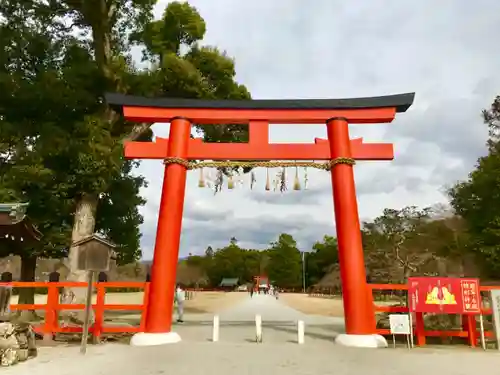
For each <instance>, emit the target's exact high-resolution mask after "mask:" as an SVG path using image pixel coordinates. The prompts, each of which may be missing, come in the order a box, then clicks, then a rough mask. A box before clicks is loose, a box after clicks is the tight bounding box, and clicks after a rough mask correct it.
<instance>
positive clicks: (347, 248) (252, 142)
mask: <svg viewBox="0 0 500 375" xmlns="http://www.w3.org/2000/svg"><path fill="white" fill-rule="evenodd" d="M413 100H414V94H413V93H410V94H400V95H391V96H381V97H371V98H356V99H312V100H196V99H172V98H161V99H150V98H143V97H134V96H126V95H121V94H107V95H106V101H107V103H108V104H109V105H111V106H113V107H114V108H115V109H118V110H120V111H122V113H123V115H124V117H125V118H126V119H127V120H130V121H137V122H147V123H156V122H170V123H171V126H170V135H169V138H168V139H166V138H156V141H155V142H129V143H127V144H126V145H125V156H126V157H127V158H130V159H166V158H170V159H172V158H177V159H179V160H185V161H189V160H231V159H233V160H255V161H257V160H332V161H335V160H341V159H342V160H352V159H354V160H392V159H393V158H394V152H393V146H392V144H390V143H364V142H363V139H362V138H358V139H352V140H351V139H350V138H349V127H348V124H349V123H355V124H370V123H387V122H391V121H392V120H393V119H394V117H395V115H396V113H398V112H405V111H406V110H407V109H408V108H409V107H410V106H411V104H412V103H413ZM192 124H248V125H249V141H248V143H204V142H203V141H202V140H201V139H191V138H190V135H191V125H192ZM269 124H304V125H306V124H326V128H327V134H328V139H327V140H324V139H315V140H314V143H310V144H307V143H306V144H272V143H269ZM186 174H187V170H186V166H185V165H183V164H176V163H166V164H165V171H164V181H163V188H162V196H161V203H160V212H159V217H158V228H157V234H156V243H155V251H154V258H153V266H152V273H151V285H150V293H149V301H148V302H147V303H148V308H147V316H146V325H145V332H143V333H140V334H137V335H135V336H134V337H133V339H132V344H133V345H158V344H164V343H171V342H177V341H179V340H180V337H179V335H177V334H176V333H174V332H172V313H173V311H172V309H173V298H174V289H175V280H176V269H177V262H178V254H179V243H180V235H181V227H182V213H183V206H184V193H185V186H186ZM331 179H332V188H333V201H334V208H335V220H336V228H337V241H338V248H339V263H340V273H341V279H342V290H343V300H344V313H345V314H344V315H345V329H346V334H344V335H339V336H338V337H337V342H339V343H341V344H344V345H349V346H365V347H378V346H381V345H384V343H385V339H383V338H382V337H378V336H377V335H375V314H374V310H373V301H372V297H371V291H370V290H369V288H368V285H367V283H366V271H365V263H364V257H363V247H362V242H361V231H360V223H359V217H358V207H357V201H356V189H355V183H354V173H353V166H352V164H350V163H333V164H332V169H331Z"/></svg>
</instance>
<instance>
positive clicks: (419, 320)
mask: <svg viewBox="0 0 500 375" xmlns="http://www.w3.org/2000/svg"><path fill="white" fill-rule="evenodd" d="M370 288H371V290H372V293H373V291H374V290H392V291H394V290H403V291H406V292H407V291H408V285H405V284H370ZM492 289H500V286H481V287H480V290H481V292H488V291H490V290H492ZM484 297H485V296H484V295H482V298H481V303H482V308H481V311H482V314H483V315H491V314H492V311H491V308H484ZM374 310H375V312H376V313H377V312H386V313H408V312H409V309H408V306H380V305H377V304H376V302H375V303H374ZM423 315H424V314H423V313H415V319H414V324H415V331H414V335H415V337H416V341H417V345H419V346H423V345H425V341H426V337H464V338H467V339H468V342H469V345H470V346H471V347H475V346H476V345H477V342H478V339H479V332H478V329H477V323H476V316H474V315H463V316H462V329H461V330H451V331H427V330H425V327H424V316H423ZM377 333H378V334H381V335H390V334H391V333H390V330H388V329H377ZM494 334H495V333H494V332H492V331H486V332H485V336H486V337H494Z"/></svg>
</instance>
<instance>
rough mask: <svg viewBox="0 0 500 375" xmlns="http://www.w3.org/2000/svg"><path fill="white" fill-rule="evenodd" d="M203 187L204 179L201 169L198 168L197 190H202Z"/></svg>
mask: <svg viewBox="0 0 500 375" xmlns="http://www.w3.org/2000/svg"><path fill="white" fill-rule="evenodd" d="M205 186H206V185H205V178H204V176H203V168H200V179H199V180H198V187H199V188H204V187H205Z"/></svg>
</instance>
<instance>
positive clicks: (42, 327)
mask: <svg viewBox="0 0 500 375" xmlns="http://www.w3.org/2000/svg"><path fill="white" fill-rule="evenodd" d="M0 285H9V286H12V287H15V288H47V302H46V303H45V304H11V309H12V310H15V311H20V310H43V311H45V321H44V322H43V323H41V324H39V325H35V327H34V329H35V331H37V332H38V333H40V334H43V335H53V334H54V333H80V332H82V328H81V327H61V326H60V325H59V319H58V312H59V311H61V310H83V309H85V305H84V304H61V303H59V290H60V288H64V287H81V288H86V286H87V283H85V282H50V283H49V282H12V283H0ZM94 286H95V288H96V290H97V296H96V303H94V304H93V305H92V308H93V310H94V315H95V322H94V324H93V325H92V327H90V332H91V333H92V334H93V335H94V336H95V337H97V338H98V337H100V336H101V335H102V334H103V333H129V332H130V333H134V332H143V331H144V323H145V321H144V319H145V316H146V310H147V303H146V302H147V300H148V294H149V283H146V282H101V283H95V284H94ZM108 288H129V289H143V290H144V298H143V303H141V304H106V301H105V298H106V289H108ZM370 288H371V290H372V292H373V291H374V290H391V291H395V290H399V291H407V290H408V286H407V285H403V284H370ZM480 289H481V292H487V291H490V290H492V289H500V286H481V288H480ZM483 297H484V296H483ZM483 300H484V298H482V301H483ZM134 310H136V311H140V313H141V322H140V325H139V326H138V327H131V326H128V325H127V326H117V325H113V326H106V325H105V324H104V312H105V311H134ZM374 310H375V312H386V313H408V307H407V306H381V305H377V304H376V302H375V303H374ZM482 313H483V315H491V314H492V311H491V309H490V308H482ZM414 322H415V336H416V341H417V345H419V346H422V345H425V341H426V337H464V338H467V339H468V342H469V345H470V346H473V347H474V346H476V345H477V341H478V338H479V334H478V330H477V324H476V317H475V316H474V315H465V316H463V317H462V329H461V330H452V331H427V330H425V327H424V318H423V314H422V313H416V314H415V319H414ZM377 333H379V334H381V335H390V331H389V330H388V329H377ZM493 335H494V332H491V331H486V332H485V336H486V337H492V336H493Z"/></svg>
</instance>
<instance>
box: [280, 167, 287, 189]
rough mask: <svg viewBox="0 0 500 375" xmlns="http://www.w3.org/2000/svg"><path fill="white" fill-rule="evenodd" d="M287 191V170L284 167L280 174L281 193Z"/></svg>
mask: <svg viewBox="0 0 500 375" xmlns="http://www.w3.org/2000/svg"><path fill="white" fill-rule="evenodd" d="M286 189H287V186H286V168H285V167H283V169H282V170H281V174H280V192H281V193H283V192H285V191H286Z"/></svg>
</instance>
